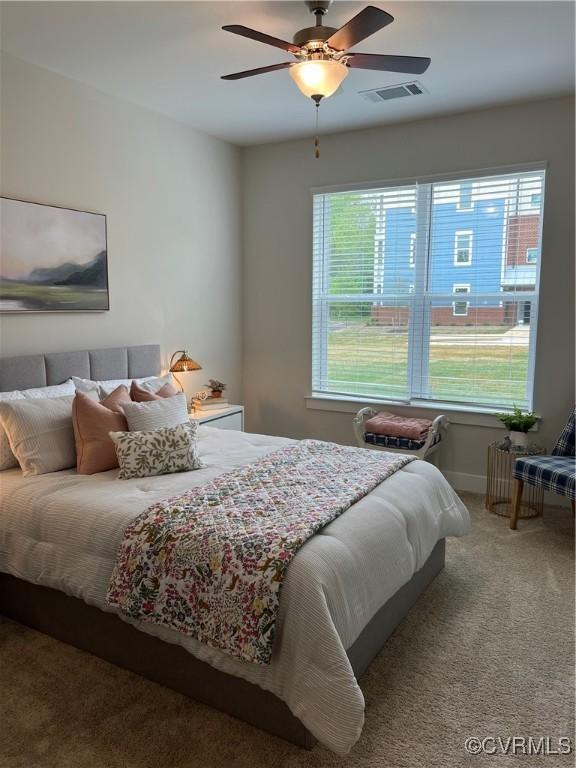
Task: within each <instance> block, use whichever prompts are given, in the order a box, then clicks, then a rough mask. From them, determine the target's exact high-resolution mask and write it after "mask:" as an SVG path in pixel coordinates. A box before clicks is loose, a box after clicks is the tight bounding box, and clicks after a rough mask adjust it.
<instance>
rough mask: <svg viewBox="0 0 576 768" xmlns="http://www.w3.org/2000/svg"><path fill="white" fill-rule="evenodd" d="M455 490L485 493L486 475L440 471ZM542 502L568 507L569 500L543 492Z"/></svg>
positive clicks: (548, 504)
mask: <svg viewBox="0 0 576 768" xmlns="http://www.w3.org/2000/svg"><path fill="white" fill-rule="evenodd" d="M442 474H443V475H444V477H445V478H446V480H448V482H449V483H450V485H451V486H452V488H454V490H455V491H468V493H481V494H485V493H486V475H471V474H468V473H466V472H450V471H442ZM544 504H546V506H549V507H569V506H570V501H569V500H568V499H567V498H565V497H564V496H558V494H556V493H549V492H548V491H545V492H544Z"/></svg>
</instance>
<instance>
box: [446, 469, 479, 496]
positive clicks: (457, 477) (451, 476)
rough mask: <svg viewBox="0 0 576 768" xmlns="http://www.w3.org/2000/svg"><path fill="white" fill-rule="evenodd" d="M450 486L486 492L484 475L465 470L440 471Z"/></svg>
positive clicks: (472, 491) (471, 491)
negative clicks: (469, 472) (471, 473)
mask: <svg viewBox="0 0 576 768" xmlns="http://www.w3.org/2000/svg"><path fill="white" fill-rule="evenodd" d="M442 474H443V475H444V477H445V478H446V480H448V482H449V483H450V485H451V486H452V488H454V490H456V491H468V492H469V493H486V475H470V474H468V473H466V472H450V471H442Z"/></svg>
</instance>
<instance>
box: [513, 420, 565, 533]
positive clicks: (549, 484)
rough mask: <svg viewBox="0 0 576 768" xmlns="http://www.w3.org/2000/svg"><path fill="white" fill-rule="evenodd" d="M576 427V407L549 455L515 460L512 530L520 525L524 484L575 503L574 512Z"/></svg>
mask: <svg viewBox="0 0 576 768" xmlns="http://www.w3.org/2000/svg"><path fill="white" fill-rule="evenodd" d="M575 428H576V408H575V409H574V410H573V411H572V414H571V416H570V418H569V419H568V423H567V424H566V426H565V427H564V430H563V432H562V434H561V435H560V437H559V438H558V440H557V441H556V445H555V446H554V449H553V451H552V454H551V455H550V456H526V457H525V458H522V459H516V462H515V464H514V470H513V473H512V475H513V478H514V489H513V495H512V515H511V517H510V528H512V529H513V530H515V529H516V526H517V525H518V513H519V511H520V504H521V501H522V490H523V488H524V483H528V485H536V486H539V487H540V488H544V490H546V491H551V492H552V493H558V494H560V495H562V496H567V497H568V498H569V499H570V501H571V502H572V511H574V500H575V499H576V458H575V455H574V453H575V451H574V439H575V438H574V433H575Z"/></svg>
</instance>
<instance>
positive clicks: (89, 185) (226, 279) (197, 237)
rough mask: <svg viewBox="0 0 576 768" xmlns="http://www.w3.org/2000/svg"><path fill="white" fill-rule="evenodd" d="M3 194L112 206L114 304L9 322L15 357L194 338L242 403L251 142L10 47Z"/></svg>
mask: <svg viewBox="0 0 576 768" xmlns="http://www.w3.org/2000/svg"><path fill="white" fill-rule="evenodd" d="M1 74H2V91H1V102H0V105H1V118H2V122H1V129H2V135H1V160H2V165H1V168H0V171H1V176H0V182H1V193H2V195H5V196H8V197H15V198H20V199H23V200H32V201H37V202H42V203H53V204H55V205H59V206H64V207H70V208H77V209H80V210H88V211H97V212H100V213H105V214H106V215H107V224H108V253H109V278H110V303H111V309H110V311H109V312H104V313H96V314H84V313H83V314H36V313H35V314H25V315H3V316H1V317H0V344H1V354H2V355H3V356H7V355H16V354H25V353H33V352H39V351H44V350H50V351H60V350H73V349H82V348H86V347H88V348H98V347H107V346H114V345H123V344H139V343H159V344H161V345H162V353H163V358H164V363H166V362H167V359H168V358H169V355H170V353H171V352H172V351H173V350H175V349H181V348H183V347H186V348H187V349H188V351H189V353H190V354H191V355H192V357H194V358H195V359H196V360H198V361H199V362H200V363H201V364H202V366H203V367H204V370H203V371H201V372H199V373H194V374H185V375H184V376H183V380H184V381H185V382H186V384H187V389H188V390H189V391H193V390H194V389H197V388H198V387H199V386H200V385H202V384H203V383H204V382H205V381H206V380H207V377H209V376H210V377H216V378H220V379H222V380H223V381H225V382H228V383H229V384H230V395H231V397H233V398H234V399H239V398H240V396H241V391H240V385H241V381H240V366H241V322H240V312H241V295H240V293H241V292H240V280H241V278H240V269H241V258H240V257H241V254H240V250H241V249H240V245H241V243H240V205H239V151H238V150H237V149H236V148H235V147H233V146H231V145H229V144H227V143H225V142H222V141H219V140H218V139H214V138H212V137H210V136H207V135H206V134H203V133H200V132H197V131H194V130H192V129H190V128H188V127H186V126H184V125H181V124H179V123H176V122H174V121H172V120H170V119H168V118H165V117H162V116H160V115H157V114H155V113H153V112H149V111H147V110H145V109H141V108H140V107H136V106H132V105H130V104H127V103H125V102H122V101H119V100H117V99H114V98H112V97H110V96H107V95H105V94H103V93H100V92H99V91H96V90H94V89H92V88H89V87H86V86H84V85H81V84H79V83H77V82H74V81H72V80H69V79H67V78H64V77H60V76H59V75H56V74H54V73H52V72H49V71H47V70H45V69H41V68H38V67H35V66H32V65H30V64H27V63H24V62H22V61H19V60H18V59H15V58H12V57H8V56H5V55H4V56H3V58H2V73H1Z"/></svg>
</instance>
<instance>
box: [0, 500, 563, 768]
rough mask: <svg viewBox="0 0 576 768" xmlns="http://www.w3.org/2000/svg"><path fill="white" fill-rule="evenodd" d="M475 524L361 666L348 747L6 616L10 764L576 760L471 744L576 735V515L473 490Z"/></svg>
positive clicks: (404, 766) (3, 719)
mask: <svg viewBox="0 0 576 768" xmlns="http://www.w3.org/2000/svg"><path fill="white" fill-rule="evenodd" d="M463 499H464V501H465V503H466V504H467V505H468V508H469V509H470V511H471V513H472V516H473V525H474V528H473V532H472V534H471V535H470V536H468V537H466V538H464V539H455V540H450V541H449V542H448V550H447V563H446V569H445V570H444V571H443V572H442V574H440V575H439V576H438V578H437V579H436V580H435V582H434V583H433V584H432V586H431V587H430V588H429V589H428V591H427V592H426V593H425V594H424V595H423V596H422V597H421V598H420V600H419V601H418V603H417V604H416V606H415V607H414V608H413V609H412V611H411V612H410V614H409V615H408V617H407V618H406V619H405V620H404V621H403V622H402V623H401V625H400V626H399V627H398V629H397V630H396V632H395V633H394V635H393V636H392V637H391V638H390V639H389V641H388V642H387V643H386V646H385V648H384V649H383V650H382V652H381V653H380V654H379V656H378V657H377V658H376V659H375V660H374V661H373V663H372V665H371V666H370V669H369V671H368V672H367V673H366V675H364V677H363V678H362V679H361V686H362V689H363V691H364V695H365V699H366V724H365V727H364V732H363V735H362V737H361V738H360V740H359V742H358V743H357V744H356V746H355V747H354V748H353V750H352V751H351V753H350V754H349V755H347V756H346V757H339V756H337V755H333V754H332V753H330V752H329V751H328V750H326V749H324V748H323V747H321V746H317V747H315V748H314V749H313V750H312V751H309V752H307V751H305V750H302V749H299V748H298V747H294V746H292V745H290V744H288V743H286V742H284V741H282V740H281V739H277V738H274V737H272V736H268V735H267V734H265V733H263V732H261V731H259V730H257V729H255V728H252V727H250V726H248V725H245V724H243V723H241V722H239V721H238V720H235V719H233V718H231V717H228V716H227V715H224V714H222V713H219V712H216V711H215V710H212V709H210V708H208V707H205V706H203V705H200V704H196V703H195V702H193V701H190V700H189V699H187V698H185V697H184V696H181V695H180V694H177V693H174V692H172V691H169V690H167V689H165V688H162V687H161V686H159V685H156V684H154V683H151V682H148V681H146V680H144V679H142V678H140V677H138V676H136V675H133V674H131V673H129V672H125V671H123V670H120V669H117V668H116V667H114V666H111V665H110V664H108V663H106V662H104V661H101V660H99V659H97V658H95V657H94V656H91V655H90V654H87V653H84V652H82V651H79V650H76V649H75V648H72V647H70V646H67V645H64V644H62V643H59V642H57V641H55V640H53V639H51V638H49V637H47V636H46V635H43V634H40V633H38V632H34V631H32V630H30V629H27V628H25V627H23V626H21V625H19V624H16V623H14V622H11V621H7V620H2V619H0V766H1V768H196V767H197V766H198V768H200V766H201V767H202V768H224V766H226V768H229V767H231V768H324V767H325V768H344V767H345V768H461V767H462V768H466V767H467V766H471V767H472V768H474V766H478V767H479V768H483V767H485V766H493V765H494V766H501V765H502V766H515V765H523V766H530V768H532V766H540V765H542V766H544V767H545V768H556V767H557V766H558V767H560V768H562V767H563V766H564V767H567V766H571V765H573V761H574V756H573V755H571V756H561V755H548V756H532V757H527V756H517V757H513V756H510V755H504V754H496V755H492V756H489V755H486V754H484V755H481V756H472V755H468V754H467V753H466V751H465V749H464V742H465V739H466V738H467V737H468V736H478V737H480V738H484V737H496V738H497V737H502V738H506V737H508V736H524V737H529V736H532V737H535V738H538V737H540V736H549V737H551V739H552V742H551V746H553V747H555V746H556V743H555V740H556V739H558V738H559V737H562V736H569V737H572V736H573V732H574V721H573V711H574V683H573V670H574V645H573V640H574V558H573V555H574V523H573V519H572V516H571V514H570V511H569V510H566V512H564V511H563V510H558V509H554V510H547V511H546V513H545V516H544V518H542V519H537V520H530V521H520V525H519V530H518V531H517V532H512V531H510V530H509V529H508V527H507V521H506V520H504V519H502V518H498V517H495V516H494V515H491V514H489V513H487V512H486V511H485V510H484V509H483V508H482V499H481V497H479V496H473V495H467V494H463Z"/></svg>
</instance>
